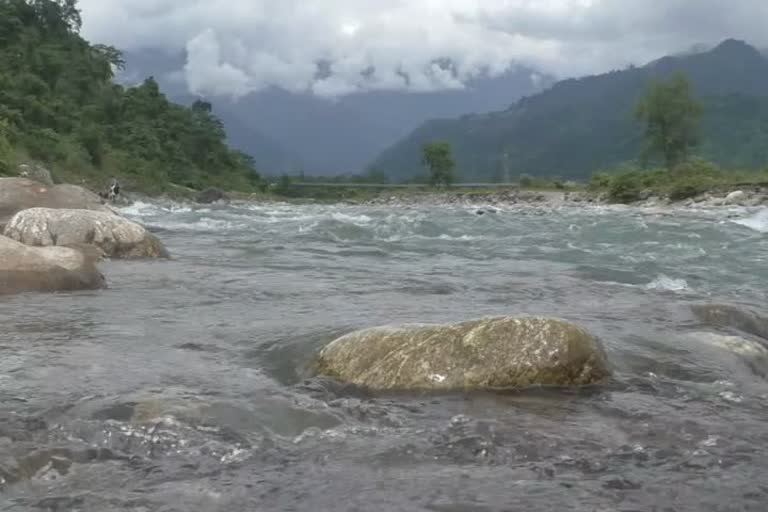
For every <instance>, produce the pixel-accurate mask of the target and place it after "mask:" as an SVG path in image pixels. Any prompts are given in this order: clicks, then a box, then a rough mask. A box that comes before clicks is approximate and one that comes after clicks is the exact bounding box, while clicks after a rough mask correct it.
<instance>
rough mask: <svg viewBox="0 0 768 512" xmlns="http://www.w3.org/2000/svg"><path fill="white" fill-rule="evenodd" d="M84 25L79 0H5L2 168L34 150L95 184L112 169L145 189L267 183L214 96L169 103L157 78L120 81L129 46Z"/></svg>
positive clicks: (1, 22) (65, 176) (62, 175)
mask: <svg viewBox="0 0 768 512" xmlns="http://www.w3.org/2000/svg"><path fill="white" fill-rule="evenodd" d="M80 26H81V19H80V13H79V11H78V10H77V5H76V0H0V174H6V175H7V174H9V173H11V172H12V167H13V165H14V163H16V162H19V161H22V160H27V159H32V160H37V161H41V162H43V163H45V164H47V165H49V166H50V167H52V169H53V171H54V176H55V177H56V178H58V179H60V180H62V181H70V182H85V183H88V184H90V185H93V186H103V185H104V183H106V182H107V181H108V180H109V179H110V178H111V177H113V176H114V177H117V178H119V179H121V180H123V181H124V182H125V183H126V184H127V185H128V186H129V187H131V188H134V189H140V190H144V191H146V192H160V191H163V190H165V189H167V188H168V186H169V184H171V183H174V184H177V185H182V186H186V187H191V188H203V187H206V186H218V187H221V188H226V189H240V190H252V189H254V188H256V187H258V186H260V184H261V180H260V177H259V175H258V174H257V173H256V171H255V169H254V162H253V160H252V159H251V158H250V157H249V156H247V155H245V154H242V153H239V152H236V151H232V150H231V149H230V148H229V147H228V146H227V144H226V140H225V132H224V129H223V126H222V123H221V122H220V121H219V119H218V118H217V117H216V116H215V115H213V113H212V107H211V105H210V104H209V103H206V102H204V101H197V102H196V103H195V104H194V105H192V107H191V108H187V107H184V106H180V105H176V104H174V103H171V102H170V101H168V99H167V98H166V97H165V96H164V95H163V94H162V93H161V92H160V89H159V86H158V84H157V82H156V81H155V80H154V79H152V78H148V79H147V80H145V81H144V83H142V84H141V85H139V86H137V87H128V88H126V87H123V86H121V85H118V84H116V83H114V82H113V80H112V79H113V75H114V72H115V70H116V69H119V68H121V67H122V66H123V65H124V62H123V60H122V55H121V53H120V52H119V51H118V50H116V49H115V48H112V47H110V46H105V45H99V44H91V43H89V42H88V41H85V40H84V39H83V38H82V37H81V36H80V35H79V30H80Z"/></svg>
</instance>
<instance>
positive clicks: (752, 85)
mask: <svg viewBox="0 0 768 512" xmlns="http://www.w3.org/2000/svg"><path fill="white" fill-rule="evenodd" d="M678 71H682V72H684V73H686V74H687V75H688V76H689V77H690V79H691V81H692V82H693V84H694V86H695V89H696V92H697V94H698V95H699V96H700V97H701V99H702V101H703V103H704V104H705V109H706V115H705V118H704V122H703V129H702V146H701V152H702V154H703V156H705V157H709V158H713V159H714V160H716V161H719V162H720V163H723V164H728V165H738V166H745V167H755V166H762V165H765V164H766V163H768V152H766V150H765V149H763V148H765V147H766V146H768V59H766V57H765V56H763V55H762V54H761V53H760V52H759V51H758V50H756V49H755V48H753V47H752V46H749V45H748V44H746V43H744V42H741V41H736V40H727V41H725V42H723V43H722V44H720V45H718V46H717V47H715V48H713V49H712V50H710V51H707V52H704V53H699V54H688V55H683V56H678V57H663V58H661V59H658V60H656V61H653V62H651V63H649V64H647V65H646V66H643V67H630V68H628V69H624V70H621V71H612V72H609V73H605V74H601V75H595V76H589V77H585V78H580V79H568V80H564V81H561V82H558V83H556V84H555V85H554V86H553V87H551V88H550V89H548V90H546V91H543V92H541V93H539V94H536V95H534V96H530V97H526V98H523V99H521V100H520V101H518V102H517V103H516V104H514V105H512V106H511V107H510V108H509V109H507V110H504V111H499V112H492V113H489V114H482V115H469V116H463V117H461V118H458V119H451V120H433V121H428V122H426V123H424V124H423V125H422V126H420V127H419V128H417V129H416V130H415V131H414V132H413V133H412V134H410V135H409V136H408V137H406V138H404V139H402V140H401V141H399V142H398V143H397V144H395V145H394V146H392V147H391V148H388V149H387V150H385V151H384V152H383V153H382V154H381V155H380V156H379V157H378V158H377V159H375V160H374V161H373V163H372V164H371V165H370V167H375V168H377V169H379V170H383V171H384V172H387V173H388V174H390V175H391V176H393V177H394V178H397V179H409V178H412V177H414V176H417V175H419V174H420V173H422V172H423V171H422V168H421V163H420V160H421V155H420V149H421V146H422V145H423V144H424V143H425V142H428V141H433V140H447V141H449V142H451V143H452V144H453V146H454V149H455V154H456V159H457V162H458V167H459V169H460V172H461V173H462V175H463V177H465V178H468V179H502V178H504V177H505V176H509V175H512V176H513V177H514V176H517V175H518V174H521V173H528V174H533V175H548V176H560V177H564V178H585V177H587V176H588V175H589V174H591V173H592V172H594V171H596V170H599V169H601V168H604V167H607V166H612V165H616V164H618V163H621V162H625V161H629V160H633V159H634V158H635V157H636V156H637V154H638V153H639V150H640V145H641V142H642V127H641V126H639V125H638V124H637V123H635V122H634V121H633V119H632V111H633V109H634V106H635V105H636V103H637V101H638V99H639V98H640V97H641V96H642V94H643V93H644V91H645V90H646V88H647V86H648V83H649V82H650V81H651V80H653V79H654V78H658V77H664V76H668V75H670V74H672V73H675V72H678ZM726 128H727V129H726Z"/></svg>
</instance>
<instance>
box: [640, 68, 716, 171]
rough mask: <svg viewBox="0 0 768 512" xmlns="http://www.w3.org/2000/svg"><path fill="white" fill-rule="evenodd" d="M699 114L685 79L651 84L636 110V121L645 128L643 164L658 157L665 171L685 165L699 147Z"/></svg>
mask: <svg viewBox="0 0 768 512" xmlns="http://www.w3.org/2000/svg"><path fill="white" fill-rule="evenodd" d="M702 113H703V112H702V107H701V105H700V104H699V103H698V102H697V101H696V100H695V99H694V95H693V91H692V88H691V84H690V82H689V81H688V78H687V77H686V76H685V75H683V74H677V75H675V76H673V77H672V78H670V79H669V80H663V81H657V82H654V83H653V84H652V85H651V87H650V88H649V90H648V92H647V93H646V95H645V97H644V98H643V99H642V100H641V101H640V103H639V104H638V105H637V109H636V110H635V117H636V118H637V119H638V120H639V121H642V122H644V123H645V125H646V128H645V142H646V148H645V150H644V151H643V155H642V158H643V161H647V159H648V157H649V156H651V155H654V154H656V155H660V156H661V157H662V158H663V159H664V163H665V164H666V166H667V168H668V169H672V168H674V167H675V166H676V165H677V164H679V163H680V162H682V161H684V160H685V159H686V158H687V157H688V155H689V153H690V149H691V148H692V147H694V146H696V145H697V144H698V128H699V122H700V120H701V116H702Z"/></svg>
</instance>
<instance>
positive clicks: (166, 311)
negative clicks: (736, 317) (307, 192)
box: [0, 203, 768, 512]
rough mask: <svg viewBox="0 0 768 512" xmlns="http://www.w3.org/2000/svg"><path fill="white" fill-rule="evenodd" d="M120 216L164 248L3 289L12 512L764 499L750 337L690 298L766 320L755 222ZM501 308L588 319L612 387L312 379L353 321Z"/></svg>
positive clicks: (451, 214) (708, 507)
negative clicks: (390, 389)
mask: <svg viewBox="0 0 768 512" xmlns="http://www.w3.org/2000/svg"><path fill="white" fill-rule="evenodd" d="M124 213H125V214H126V215H128V216H129V217H131V218H134V219H137V220H139V221H141V222H143V223H144V224H146V225H147V226H148V227H150V228H151V229H152V230H153V231H155V232H157V234H158V236H160V237H161V238H162V239H163V240H164V241H165V242H166V244H167V245H168V247H169V249H170V251H171V253H172V254H173V256H174V258H173V259H172V260H171V261H162V262H156V261H143V262H124V261H116V262H107V263H105V264H103V271H104V273H105V275H106V276H107V279H108V281H109V283H110V288H109V289H108V290H105V291H96V292H82V293H69V294H55V295H35V294H31V295H20V296H14V297H3V298H2V299H0V325H2V329H0V510H2V511H13V512H17V511H27V510H30V511H98V512H108V511H132V512H149V511H166V512H169V511H185V512H186V511H325V510H329V511H380V510H381V511H383V510H386V511H390V510H392V511H436V512H465V511H467V512H472V511H478V512H489V511H504V510H526V511H551V510H577V511H660V512H661V511H663V512H670V511H691V512H693V511H696V512H699V511H746V510H754V511H764V510H766V509H768V480H767V479H766V474H768V409H767V408H766V400H767V399H768V383H766V378H765V375H766V374H767V373H768V362H767V361H766V359H765V358H764V357H762V356H760V353H759V351H757V350H756V348H755V346H757V347H760V346H761V345H759V343H760V342H761V340H760V339H758V338H750V337H749V335H746V334H739V336H741V337H742V338H744V340H743V341H744V343H743V346H741V345H739V346H736V345H734V344H731V345H728V346H726V345H727V344H724V343H722V340H723V339H724V338H723V337H722V336H723V335H727V334H737V333H734V332H727V331H718V330H715V329H713V328H712V327H709V326H705V325H702V324H701V323H700V322H699V321H698V320H696V318H695V317H694V316H693V314H692V313H691V310H690V306H691V305H692V304H706V303H729V304H737V305H741V306H744V307H745V308H752V309H756V310H760V309H762V310H763V311H765V304H766V303H768V286H766V285H767V284H768V235H766V234H765V232H767V231H768V214H766V213H765V212H757V211H747V210H743V209H741V210H740V209H730V210H729V209H725V208H721V209H715V210H698V211H697V210H648V209H646V210H640V209H632V208H619V207H610V208H609V207H602V208H600V207H594V208H575V207H574V208H561V209H555V210H544V209H532V208H515V209H500V210H498V211H485V214H483V215H479V214H478V212H477V211H476V209H475V208H453V209H451V208H421V209H420V208H406V207H403V208H389V209H373V208H364V207H353V206H319V205H309V206H306V205H305V206H297V205H280V204H271V205H250V206H245V205H240V206H227V207H225V206H216V207H205V208H203V207H188V206H184V205H173V204H167V205H160V204H144V203H137V204H135V205H133V206H131V207H129V208H126V209H125V211H124ZM507 314H542V315H548V316H557V317H561V318H565V319H567V320H571V321H573V322H576V323H578V324H580V325H583V326H584V327H586V328H588V329H589V330H591V331H592V332H593V333H594V334H596V335H597V336H599V337H600V338H601V339H602V340H603V342H604V344H605V346H606V349H607V353H608V356H609V358H610V360H611V363H612V365H613V368H614V370H615V378H614V380H613V381H612V382H610V383H608V384H606V385H605V386H601V387H598V388H594V389H589V390H580V391H576V390H529V391H522V392H508V393H487V394H486V393H477V394H470V395H465V394H449V395H440V396H429V395H419V394H412V395H408V394H401V395H393V396H381V395H379V396H372V395H370V394H367V393H365V392H363V391H361V390H356V389H350V388H348V387H344V386H341V385H339V384H337V383H333V382H329V381H324V380H318V379H312V378H309V377H308V376H307V375H306V374H305V372H304V368H305V366H306V364H307V363H308V362H309V361H310V359H311V357H312V355H313V354H314V353H315V352H316V351H317V350H318V348H319V347H321V346H323V345H324V344H325V343H327V342H329V341H331V340H333V339H334V338H335V337H337V336H339V335H341V334H344V333H347V332H349V331H351V330H355V329H358V328H364V327H370V326H375V325H382V324H391V323H406V322H453V321H459V320H466V319H472V318H477V317H482V316H486V315H507ZM729 339H732V338H729ZM762 342H763V343H768V342H766V341H765V340H762ZM750 343H752V345H750ZM739 347H741V348H739ZM744 347H746V348H744ZM756 354H757V355H756Z"/></svg>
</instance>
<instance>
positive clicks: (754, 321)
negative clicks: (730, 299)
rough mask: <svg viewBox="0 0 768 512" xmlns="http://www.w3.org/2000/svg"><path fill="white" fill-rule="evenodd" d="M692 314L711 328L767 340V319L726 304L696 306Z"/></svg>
mask: <svg viewBox="0 0 768 512" xmlns="http://www.w3.org/2000/svg"><path fill="white" fill-rule="evenodd" d="M691 310H692V311H693V314H694V315H695V316H696V318H698V319H699V320H700V321H701V322H702V323H704V324H706V325H709V326H712V327H726V328H731V329H736V330H739V331H741V332H744V333H747V334H751V335H753V336H758V337H760V338H763V339H766V340H768V318H767V317H763V316H760V315H758V314H757V313H755V312H754V311H750V310H748V309H743V308H740V307H737V306H731V305H728V304H697V305H694V306H691Z"/></svg>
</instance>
